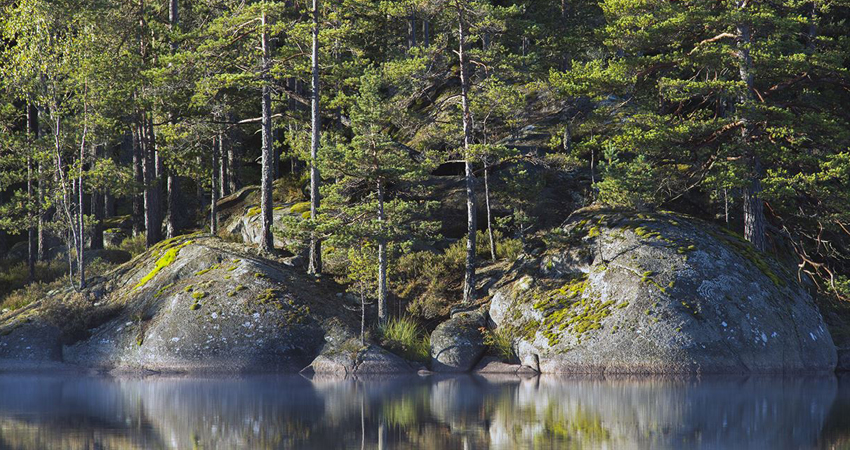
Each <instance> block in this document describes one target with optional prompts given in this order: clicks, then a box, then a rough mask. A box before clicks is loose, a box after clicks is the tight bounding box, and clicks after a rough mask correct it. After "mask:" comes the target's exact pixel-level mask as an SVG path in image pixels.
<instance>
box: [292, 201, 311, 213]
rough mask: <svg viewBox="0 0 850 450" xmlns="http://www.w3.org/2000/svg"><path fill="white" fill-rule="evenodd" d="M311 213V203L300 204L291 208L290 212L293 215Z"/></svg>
mask: <svg viewBox="0 0 850 450" xmlns="http://www.w3.org/2000/svg"><path fill="white" fill-rule="evenodd" d="M309 211H310V202H300V203H296V204H294V205H292V207H290V208H289V212H291V213H293V214H304V212H309Z"/></svg>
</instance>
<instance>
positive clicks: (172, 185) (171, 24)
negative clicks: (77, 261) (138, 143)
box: [165, 0, 180, 239]
mask: <svg viewBox="0 0 850 450" xmlns="http://www.w3.org/2000/svg"><path fill="white" fill-rule="evenodd" d="M179 26H180V3H179V1H178V0H169V1H168V29H169V30H170V31H172V32H174V31H178V30H177V28H178V27H179ZM171 51H172V52H176V51H177V43H176V42H174V41H173V40H172V41H171ZM171 122H172V123H173V122H174V121H173V117H172V120H171ZM166 172H167V174H166V180H165V208H166V210H167V211H166V215H165V237H166V238H167V239H172V238H174V237H175V236H177V228H178V227H177V215H178V214H177V209H176V208H177V195H178V194H177V190H178V189H180V183H178V181H177V177H176V176H175V175H174V169H173V168H170V169H169V170H167V171H166Z"/></svg>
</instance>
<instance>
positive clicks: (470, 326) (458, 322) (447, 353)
mask: <svg viewBox="0 0 850 450" xmlns="http://www.w3.org/2000/svg"><path fill="white" fill-rule="evenodd" d="M486 325H487V317H486V312H484V311H481V310H477V311H470V312H461V313H457V314H455V315H454V316H452V317H451V318H450V319H449V320H447V321H445V322H443V323H441V324H440V325H438V326H437V328H436V329H434V331H433V332H432V333H431V370H433V371H435V372H468V371H469V370H470V369H472V368H473V367H474V366H475V364H476V363H478V361H479V360H480V359H481V356H482V355H483V354H484V351H485V350H487V346H486V345H485V344H484V337H483V335H482V330H481V329H482V328H484V327H485V326H486Z"/></svg>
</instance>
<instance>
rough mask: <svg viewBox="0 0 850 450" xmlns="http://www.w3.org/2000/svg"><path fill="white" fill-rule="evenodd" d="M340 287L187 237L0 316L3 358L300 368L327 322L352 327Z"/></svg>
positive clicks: (162, 366)
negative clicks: (73, 289) (79, 289)
mask: <svg viewBox="0 0 850 450" xmlns="http://www.w3.org/2000/svg"><path fill="white" fill-rule="evenodd" d="M338 291H339V288H338V287H336V286H335V285H334V284H333V283H321V284H320V283H316V280H315V279H314V278H312V277H309V276H307V275H304V274H303V273H302V272H301V271H300V270H297V269H294V268H291V267H287V266H286V265H284V264H281V263H280V262H278V261H276V260H273V259H266V258H260V257H256V256H254V255H251V254H248V253H246V252H245V251H244V247H243V246H240V245H235V244H229V243H226V242H222V241H221V240H219V239H215V238H210V237H206V236H202V235H195V236H183V237H180V238H176V239H173V240H169V241H164V242H162V243H160V244H159V245H157V246H156V247H154V248H152V249H151V250H149V251H148V252H146V253H145V254H142V255H140V256H139V257H137V258H136V259H134V260H133V261H131V262H129V263H127V264H124V265H122V266H120V267H119V268H118V269H116V270H115V271H113V272H111V273H110V274H109V275H108V276H107V277H105V278H103V279H100V280H95V281H93V283H92V286H90V287H89V288H88V289H87V290H86V291H84V292H83V293H81V294H76V293H70V294H66V296H72V297H74V298H77V300H76V301H73V302H72V301H71V300H69V299H67V298H66V299H62V298H61V295H59V294H56V295H53V296H50V298H48V299H45V300H42V301H39V302H36V303H34V304H33V305H31V306H29V307H27V308H25V309H24V310H21V311H14V312H12V313H9V314H7V315H6V316H5V317H0V358H8V359H24V358H38V359H41V360H49V361H54V362H63V363H66V364H71V365H75V366H79V367H85V368H95V369H101V370H117V371H161V372H171V371H176V372H239V371H286V372H297V371H298V370H301V369H302V368H304V367H305V366H306V365H308V364H310V362H311V361H312V360H313V359H314V358H315V357H316V355H317V354H319V352H320V350H321V349H322V347H323V346H324V344H325V334H326V331H325V330H326V329H328V326H329V325H328V324H329V323H330V322H333V326H334V327H337V328H343V329H349V328H351V329H353V327H354V325H355V324H356V319H355V318H353V317H350V316H351V315H350V314H347V310H345V309H343V310H340V308H339V302H340V301H341V300H340V299H339V298H338V297H337V296H336V293H337V292H338ZM70 305H74V306H73V307H72V306H70ZM60 330H61V332H60ZM48 331H50V332H48ZM30 342H31V345H30V344H29V343H30ZM26 347H32V353H33V356H30V354H29V352H30V349H27V348H26ZM35 349H37V350H35Z"/></svg>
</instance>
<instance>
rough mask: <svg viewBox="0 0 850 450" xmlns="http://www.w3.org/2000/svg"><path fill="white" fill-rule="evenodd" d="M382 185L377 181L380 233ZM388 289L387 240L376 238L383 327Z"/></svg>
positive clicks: (379, 314)
mask: <svg viewBox="0 0 850 450" xmlns="http://www.w3.org/2000/svg"><path fill="white" fill-rule="evenodd" d="M385 221H386V218H385V217H384V184H383V182H382V180H380V179H378V222H379V223H380V227H381V232H383V231H384V227H385V226H386V225H385V224H384V222H385ZM388 297H389V289H388V287H387V240H386V239H385V238H384V237H383V236H381V237H379V238H378V323H379V324H380V325H385V324H386V323H387V320H389V308H388V306H387V300H388Z"/></svg>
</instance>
